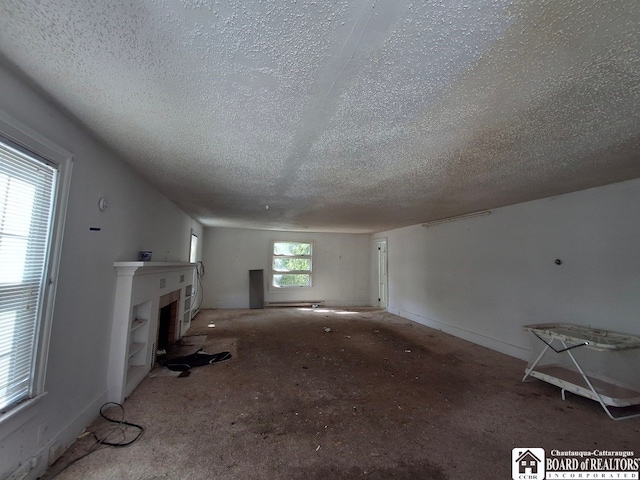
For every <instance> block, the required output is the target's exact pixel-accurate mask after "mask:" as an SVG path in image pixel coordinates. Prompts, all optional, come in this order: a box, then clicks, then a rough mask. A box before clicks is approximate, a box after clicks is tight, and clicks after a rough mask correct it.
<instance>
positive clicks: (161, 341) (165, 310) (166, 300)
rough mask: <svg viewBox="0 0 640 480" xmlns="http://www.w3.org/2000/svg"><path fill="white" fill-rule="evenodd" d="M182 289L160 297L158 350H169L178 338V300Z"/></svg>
mask: <svg viewBox="0 0 640 480" xmlns="http://www.w3.org/2000/svg"><path fill="white" fill-rule="evenodd" d="M179 301H180V290H176V291H175V292H171V293H169V294H167V295H163V296H162V297H160V314H159V318H158V344H157V347H156V348H157V349H158V350H167V349H168V348H170V347H171V346H172V345H173V344H174V343H176V341H177V339H178V334H177V332H178V326H179V325H178V322H179V319H178V302H179Z"/></svg>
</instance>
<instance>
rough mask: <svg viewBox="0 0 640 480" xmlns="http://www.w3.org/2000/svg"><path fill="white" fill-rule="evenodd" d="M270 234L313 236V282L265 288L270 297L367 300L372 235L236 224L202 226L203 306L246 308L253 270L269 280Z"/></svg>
mask: <svg viewBox="0 0 640 480" xmlns="http://www.w3.org/2000/svg"><path fill="white" fill-rule="evenodd" d="M271 240H294V241H306V240H313V241H314V242H315V245H314V250H313V286H312V287H311V288H292V289H281V290H278V291H275V292H274V291H269V290H267V291H266V294H265V300H266V301H290V300H324V301H325V302H326V305H332V306H364V305H369V304H370V298H369V251H370V244H369V242H370V236H369V235H355V234H334V233H310V232H304V233H294V232H286V233H285V232H275V231H266V230H246V229H235V228H206V229H205V232H204V242H203V243H204V245H203V258H202V260H203V263H204V265H205V267H206V275H205V277H204V279H203V286H204V302H203V305H202V307H203V308H248V307H249V270H260V269H263V270H264V272H265V283H267V282H268V275H269V262H270V242H271Z"/></svg>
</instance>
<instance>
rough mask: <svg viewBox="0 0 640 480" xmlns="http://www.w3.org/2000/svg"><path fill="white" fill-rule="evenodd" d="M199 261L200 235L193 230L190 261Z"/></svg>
mask: <svg viewBox="0 0 640 480" xmlns="http://www.w3.org/2000/svg"><path fill="white" fill-rule="evenodd" d="M197 261H198V236H197V235H196V234H195V233H193V231H192V232H191V244H190V245H189V262H191V263H196V262H197Z"/></svg>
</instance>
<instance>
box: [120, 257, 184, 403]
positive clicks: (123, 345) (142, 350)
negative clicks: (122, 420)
mask: <svg viewBox="0 0 640 480" xmlns="http://www.w3.org/2000/svg"><path fill="white" fill-rule="evenodd" d="M113 266H114V268H115V270H116V275H117V277H116V294H115V299H114V307H113V325H112V330H111V349H110V357H109V374H108V388H109V401H113V402H118V403H121V402H122V401H123V400H124V399H125V397H127V396H128V395H129V394H130V393H131V392H132V391H133V389H134V388H135V387H136V386H138V384H139V383H140V382H141V381H142V380H143V379H144V377H146V375H147V374H148V373H149V371H150V370H151V369H152V368H153V366H154V363H155V355H156V345H157V340H158V322H159V311H160V297H162V296H166V295H167V294H171V293H173V294H175V296H176V297H177V298H178V299H179V300H178V312H177V315H178V319H179V321H178V322H176V325H175V332H173V335H172V337H173V338H176V339H178V338H180V337H182V335H184V333H185V332H186V330H187V329H188V328H189V323H190V321H191V307H192V305H191V299H192V295H193V292H194V289H193V285H194V283H193V281H194V270H195V267H196V264H195V263H182V262H115V263H114V264H113Z"/></svg>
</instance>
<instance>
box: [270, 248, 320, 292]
mask: <svg viewBox="0 0 640 480" xmlns="http://www.w3.org/2000/svg"><path fill="white" fill-rule="evenodd" d="M271 253H272V257H271V286H272V287H273V288H289V287H311V280H312V273H311V272H312V270H313V260H312V256H313V242H290V241H279V240H276V241H273V242H272V248H271Z"/></svg>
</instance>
